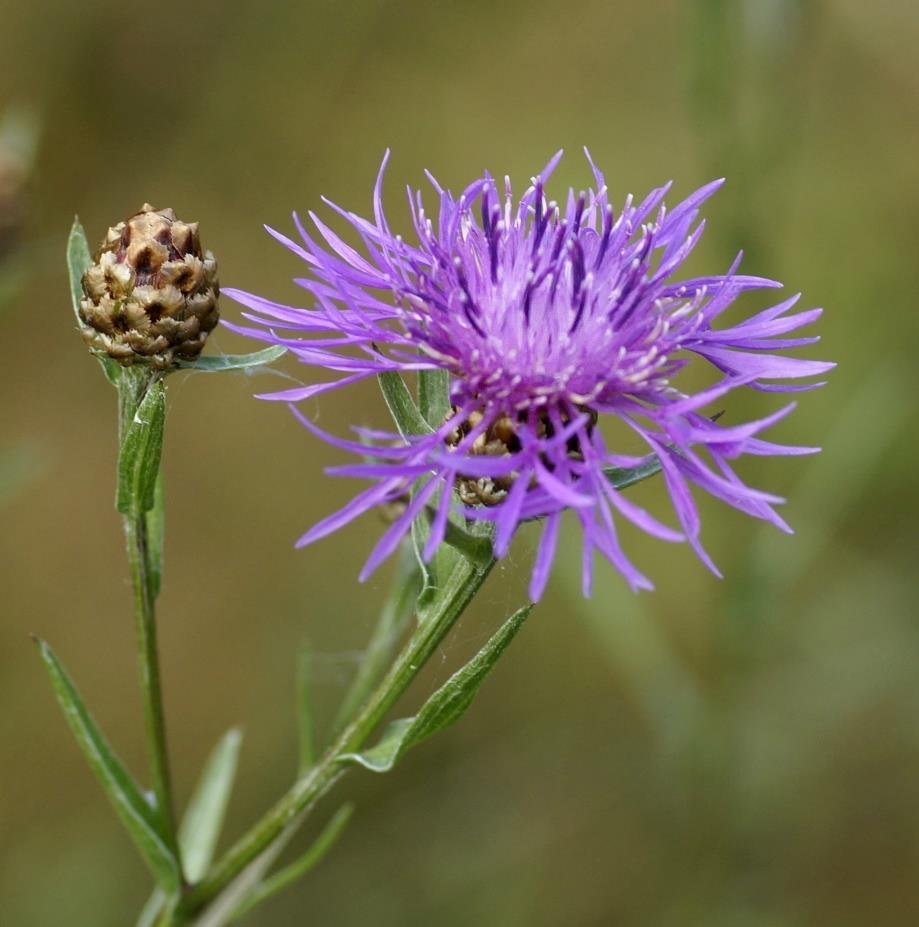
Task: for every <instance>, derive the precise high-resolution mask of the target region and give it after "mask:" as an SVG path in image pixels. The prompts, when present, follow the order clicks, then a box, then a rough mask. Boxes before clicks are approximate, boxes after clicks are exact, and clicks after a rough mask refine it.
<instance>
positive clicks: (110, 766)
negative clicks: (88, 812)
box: [33, 637, 181, 893]
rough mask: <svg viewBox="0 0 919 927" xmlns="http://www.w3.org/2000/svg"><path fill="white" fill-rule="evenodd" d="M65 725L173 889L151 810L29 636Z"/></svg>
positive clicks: (50, 658)
mask: <svg viewBox="0 0 919 927" xmlns="http://www.w3.org/2000/svg"><path fill="white" fill-rule="evenodd" d="M33 639H34V640H35V643H36V644H37V645H38V649H39V653H40V655H41V658H42V661H43V662H44V664H45V668H46V670H47V671H48V675H49V677H50V679H51V685H52V688H53V689H54V694H55V697H56V698H57V701H58V704H59V705H60V706H61V708H62V710H63V712H64V717H65V719H66V721H67V724H68V725H69V726H70V729H71V731H72V732H73V734H74V736H75V737H76V740H77V744H78V745H79V747H80V749H81V751H82V752H83V755H84V756H85V757H86V760H87V761H88V763H89V765H90V768H91V769H92V771H93V772H94V773H95V775H96V778H97V779H98V781H99V783H100V785H101V786H102V788H103V790H104V791H105V793H106V795H107V796H108V798H109V801H110V802H111V803H112V806H113V807H114V809H115V812H116V813H117V815H118V817H119V819H120V820H121V823H122V824H123V825H124V828H125V830H127V832H128V834H129V835H130V837H131V839H132V840H133V841H134V845H135V846H136V847H137V849H138V850H139V852H140V854H141V856H142V857H143V859H144V862H145V863H146V864H147V866H148V867H149V869H150V871H151V873H152V874H153V876H154V878H155V879H156V881H157V883H158V884H159V885H160V887H161V888H162V889H163V890H164V891H166V892H167V893H172V892H175V891H176V890H177V889H178V886H179V883H180V881H181V880H180V875H179V865H178V862H177V861H176V859H175V857H174V856H173V854H172V853H171V852H170V850H169V848H168V847H167V846H166V843H165V842H164V840H163V836H162V833H161V831H160V827H159V824H158V821H157V815H156V811H155V809H154V808H153V807H152V806H151V805H150V803H149V802H148V801H147V799H146V798H145V797H144V794H143V791H142V790H141V788H140V786H139V785H138V784H137V782H136V781H135V780H134V779H133V777H132V776H131V774H130V773H129V772H128V771H127V770H126V769H125V767H124V766H123V765H122V763H121V761H120V760H119V759H118V757H117V756H116V755H115V753H114V751H113V750H112V748H111V747H110V746H109V744H108V741H107V740H106V739H105V737H104V736H103V735H102V733H101V731H100V730H99V728H98V727H97V725H96V722H95V721H94V720H93V718H92V716H91V715H90V714H89V712H88V710H87V709H86V706H85V705H84V704H83V701H82V699H81V698H80V694H79V692H77V689H76V687H75V686H74V684H73V682H72V681H71V679H70V677H69V676H68V675H67V673H66V671H65V670H64V668H63V666H62V665H61V664H60V662H59V661H58V659H57V657H56V656H55V655H54V652H53V651H52V649H51V648H50V647H49V646H48V644H47V643H46V642H45V641H43V640H41V638H38V637H34V638H33Z"/></svg>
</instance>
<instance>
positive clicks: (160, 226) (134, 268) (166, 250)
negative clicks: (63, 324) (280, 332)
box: [80, 203, 220, 370]
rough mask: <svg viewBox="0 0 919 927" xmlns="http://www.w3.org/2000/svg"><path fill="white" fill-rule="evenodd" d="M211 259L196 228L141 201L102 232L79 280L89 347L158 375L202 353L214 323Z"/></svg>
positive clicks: (214, 285)
mask: <svg viewBox="0 0 919 927" xmlns="http://www.w3.org/2000/svg"><path fill="white" fill-rule="evenodd" d="M219 292H220V291H219V287H218V283H217V262H216V261H215V260H214V256H213V254H211V252H210V251H202V250H201V243H200V241H199V240H198V223H197V222H188V223H186V222H181V221H179V220H178V219H176V217H175V213H174V212H173V211H172V210H171V209H154V208H153V207H152V206H150V205H149V204H148V203H145V204H144V205H143V206H142V207H141V210H140V212H138V213H137V214H136V215H134V216H131V217H130V218H129V219H126V220H125V221H124V222H119V223H118V225H115V226H113V227H112V228H110V229H109V230H108V233H107V234H106V236H105V240H104V241H103V242H102V245H101V247H100V249H99V252H98V254H97V255H96V260H95V263H94V264H92V265H90V267H89V268H88V269H87V270H86V273H85V274H84V275H83V293H84V294H85V298H84V299H83V300H82V302H81V303H80V318H81V319H82V320H83V322H84V323H85V327H84V328H83V337H84V338H85V339H86V341H87V343H88V344H89V346H90V347H91V348H93V349H95V350H98V351H104V352H105V353H106V354H108V355H109V357H112V358H114V359H115V360H117V361H118V362H119V363H120V364H122V365H124V366H129V365H131V364H133V363H135V361H140V362H143V363H149V364H151V365H152V366H153V367H156V368H157V369H159V370H165V369H166V368H168V367H172V366H174V365H175V363H176V361H177V360H193V359H194V358H195V357H197V356H198V355H199V354H200V353H201V349H202V348H203V347H204V342H205V341H206V340H207V336H208V334H209V333H210V332H211V330H212V329H213V328H214V326H215V325H216V324H217V320H218V317H219V316H218V313H217V297H218V295H219Z"/></svg>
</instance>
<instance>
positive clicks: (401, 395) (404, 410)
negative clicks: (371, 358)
mask: <svg viewBox="0 0 919 927" xmlns="http://www.w3.org/2000/svg"><path fill="white" fill-rule="evenodd" d="M377 380H379V382H380V389H381V390H382V391H383V398H384V399H385V400H386V406H387V408H388V409H389V412H390V414H391V415H392V417H393V421H394V422H395V423H396V427H397V428H398V429H399V434H401V435H402V437H403V438H406V437H408V436H409V435H424V434H430V433H431V432H432V431H433V430H434V429H433V428H431V426H430V425H429V424H428V423H427V422H426V421H425V420H424V418H423V416H422V415H421V413H420V412H419V411H418V406H416V405H415V400H414V399H412V394H411V393H410V392H409V391H408V387H407V386H406V385H405V381H404V380H403V379H402V377H400V376H399V374H398V373H395V372H393V371H387V372H386V373H381V374H378V376H377Z"/></svg>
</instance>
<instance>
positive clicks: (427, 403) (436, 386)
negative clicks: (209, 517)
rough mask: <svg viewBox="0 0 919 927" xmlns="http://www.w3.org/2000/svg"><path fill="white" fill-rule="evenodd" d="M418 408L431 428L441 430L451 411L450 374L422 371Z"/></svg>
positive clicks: (441, 371) (420, 374)
mask: <svg viewBox="0 0 919 927" xmlns="http://www.w3.org/2000/svg"><path fill="white" fill-rule="evenodd" d="M418 408H419V409H420V411H421V414H422V415H423V416H424V418H425V420H426V421H427V423H428V424H429V425H430V426H431V428H434V429H436V428H439V427H440V426H441V425H442V424H443V422H444V420H445V419H446V417H447V413H448V412H449V411H450V374H449V373H447V371H446V370H439V369H438V370H422V371H421V372H420V373H419V374H418Z"/></svg>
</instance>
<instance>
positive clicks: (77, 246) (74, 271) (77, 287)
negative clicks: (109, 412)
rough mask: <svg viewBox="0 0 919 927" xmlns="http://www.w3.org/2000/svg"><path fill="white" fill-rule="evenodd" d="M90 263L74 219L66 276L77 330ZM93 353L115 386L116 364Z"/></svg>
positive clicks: (68, 239)
mask: <svg viewBox="0 0 919 927" xmlns="http://www.w3.org/2000/svg"><path fill="white" fill-rule="evenodd" d="M92 262H93V258H92V254H91V253H90V250H89V243H88V242H87V241H86V233H85V232H84V231H83V226H82V225H80V220H79V218H77V217H74V220H73V225H72V226H71V229H70V235H69V236H68V238H67V274H68V276H69V278H70V302H71V305H72V306H73V314H74V315H75V316H76V320H77V326H78V327H79V328H83V327H84V325H83V320H82V319H81V318H80V300H81V299H82V298H83V274H84V273H86V268H87V267H89V265H90V264H92ZM93 353H94V354H95V356H96V359H97V360H98V361H99V363H100V364H101V365H102V371H103V373H104V374H105V376H106V379H107V380H108V381H109V383H111V384H112V386H117V385H118V371H119V370H120V369H121V368H120V367H119V366H118V364H117V362H116V361H114V360H112V358H110V357H108V356H107V355H105V354H98V353H96V352H93Z"/></svg>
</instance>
